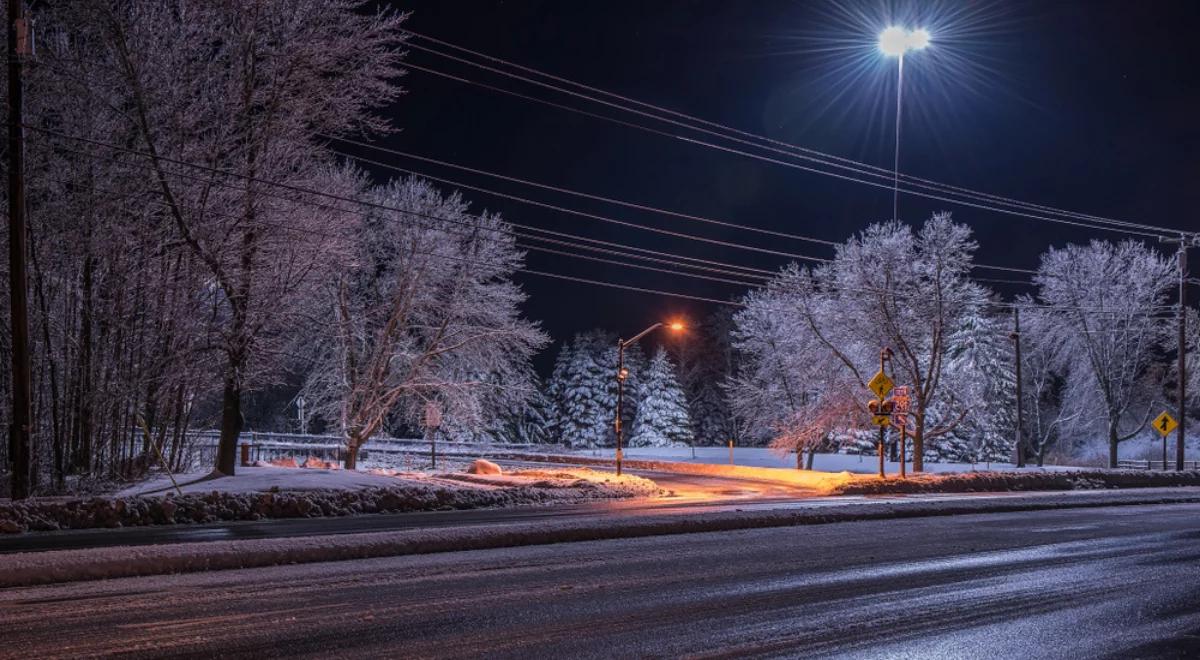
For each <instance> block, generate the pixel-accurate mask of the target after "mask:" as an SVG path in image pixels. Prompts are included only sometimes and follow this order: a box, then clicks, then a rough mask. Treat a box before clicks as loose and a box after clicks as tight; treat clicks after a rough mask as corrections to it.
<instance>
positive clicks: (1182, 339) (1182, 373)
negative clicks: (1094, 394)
mask: <svg viewBox="0 0 1200 660" xmlns="http://www.w3.org/2000/svg"><path fill="white" fill-rule="evenodd" d="M1158 240H1159V241H1161V242H1163V243H1178V244H1179V251H1178V252H1177V255H1178V261H1179V337H1178V344H1177V345H1176V349H1177V350H1178V352H1179V364H1178V370H1179V380H1178V385H1177V388H1176V406H1177V409H1176V410H1177V414H1178V416H1179V426H1178V427H1177V428H1176V429H1175V431H1176V433H1177V435H1176V436H1175V438H1176V439H1175V469H1176V470H1183V448H1184V439H1185V437H1186V436H1185V433H1186V427H1187V249H1188V247H1189V246H1192V245H1200V235H1198V234H1193V235H1191V236H1187V235H1184V234H1180V235H1179V238H1160V239H1158ZM1163 441H1164V443H1165V442H1166V436H1163ZM1163 469H1164V470H1166V469H1167V454H1166V451H1164V452H1163Z"/></svg>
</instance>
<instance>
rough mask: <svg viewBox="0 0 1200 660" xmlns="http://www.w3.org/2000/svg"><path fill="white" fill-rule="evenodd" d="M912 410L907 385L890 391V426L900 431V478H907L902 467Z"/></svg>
mask: <svg viewBox="0 0 1200 660" xmlns="http://www.w3.org/2000/svg"><path fill="white" fill-rule="evenodd" d="M911 410H912V396H911V395H910V394H909V389H908V385H901V386H899V387H897V388H895V389H894V390H892V425H893V426H895V427H897V428H899V429H900V478H901V479H903V478H904V477H905V476H907V470H906V467H905V465H904V454H905V444H906V443H907V442H908V413H909V412H910V411H911Z"/></svg>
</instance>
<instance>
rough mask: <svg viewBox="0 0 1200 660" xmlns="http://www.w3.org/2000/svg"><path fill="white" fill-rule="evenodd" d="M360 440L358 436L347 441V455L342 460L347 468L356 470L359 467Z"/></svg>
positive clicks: (343, 465)
mask: <svg viewBox="0 0 1200 660" xmlns="http://www.w3.org/2000/svg"><path fill="white" fill-rule="evenodd" d="M359 446H360V445H359V442H358V439H357V438H351V439H350V441H349V442H347V443H346V456H345V458H344V459H343V460H342V467H344V468H345V469H347V470H354V469H356V468H357V467H358V448H359Z"/></svg>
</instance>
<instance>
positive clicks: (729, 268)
mask: <svg viewBox="0 0 1200 660" xmlns="http://www.w3.org/2000/svg"><path fill="white" fill-rule="evenodd" d="M58 148H59V149H60V150H62V151H65V152H68V153H73V154H76V155H80V156H84V157H89V158H95V159H105V160H110V161H112V162H117V163H120V164H123V165H130V166H133V167H138V168H143V169H150V165H148V164H136V163H125V162H123V161H119V160H116V159H112V158H109V157H104V156H99V155H97V154H90V153H88V152H85V151H79V150H75V149H69V148H66V147H58ZM114 148H118V147H114ZM118 149H123V148H118ZM199 167H202V168H204V166H199ZM208 169H211V168H208ZM163 173H164V174H166V175H169V176H173V177H179V178H184V179H189V180H195V181H201V182H204V183H206V184H212V185H217V186H220V187H223V188H229V189H232V190H235V191H241V192H245V191H246V188H243V187H239V186H233V185H231V184H228V183H223V182H219V181H211V180H209V179H206V178H203V177H198V176H195V175H190V174H185V173H183V172H174V171H169V170H164V171H163ZM238 176H242V175H238ZM414 176H420V174H419V173H414ZM46 178H50V177H46ZM244 178H245V177H244ZM60 181H61V180H60ZM258 181H259V182H261V183H266V184H268V185H285V184H278V183H277V182H272V181H268V180H265V179H259V180H258ZM63 183H68V182H63ZM293 190H301V191H305V192H309V193H312V194H315V195H320V196H324V197H331V198H334V199H337V200H339V201H345V202H349V203H351V204H363V205H366V206H371V207H375V208H379V209H382V210H387V211H393V212H396V213H403V214H406V215H410V216H415V217H421V218H427V219H430V220H437V221H442V222H449V223H452V224H459V225H463V226H466V227H468V228H470V229H472V230H477V229H482V230H484V231H489V232H493V231H494V232H497V233H502V234H513V235H514V236H518V237H522V238H527V239H530V240H540V241H546V242H555V243H559V244H563V245H570V246H572V247H578V248H582V249H587V250H592V251H596V252H604V253H609V254H619V253H617V252H614V251H613V250H609V249H605V248H600V247H596V246H595V245H597V244H598V245H602V246H606V247H612V248H617V249H619V250H628V251H635V252H638V253H641V254H621V256H625V257H627V258H634V259H640V260H645V261H654V262H657V263H668V264H671V265H675V266H678V267H683V268H691V269H694V270H702V271H709V272H718V273H723V274H729V275H734V276H739V277H755V278H760V279H763V280H766V279H769V278H770V277H772V276H774V272H772V271H769V270H763V269H758V268H752V267H749V266H742V265H738V264H727V263H723V262H720V261H713V260H709V259H699V258H696V257H690V256H686V255H677V254H674V253H669V252H661V251H656V250H649V249H646V248H640V247H637V246H631V245H624V244H621V243H614V242H611V241H604V240H600V239H594V238H590V237H586V236H579V235H576V234H570V233H566V232H560V231H554V230H550V229H543V228H541V227H535V226H533V225H523V224H519V223H515V222H509V221H505V224H507V225H509V226H510V227H516V228H519V229H523V230H525V232H521V231H513V230H502V229H494V228H489V227H477V226H476V225H474V224H471V223H468V222H465V221H461V220H455V219H453V218H445V217H441V216H434V215H429V214H425V213H421V212H419V211H412V210H407V209H400V208H395V207H391V206H387V205H384V204H376V203H372V202H367V201H364V200H360V199H353V198H348V197H343V196H339V195H332V194H329V193H324V192H321V191H317V190H313V189H307V188H297V187H293ZM144 192H148V193H150V194H156V195H162V194H163V193H162V192H161V191H156V190H146V191H144ZM257 193H258V194H260V195H263V196H265V197H269V198H273V199H279V200H282V201H286V202H289V203H300V204H305V205H308V206H313V207H316V208H322V209H326V210H331V211H336V212H340V213H350V214H355V215H360V216H363V217H373V216H370V215H369V214H366V213H364V212H362V211H356V210H354V209H345V208H341V207H338V206H332V205H327V204H320V203H317V202H311V201H304V200H299V199H296V198H294V197H287V196H282V195H278V194H272V193H269V192H266V191H261V190H260V191H257ZM176 204H177V205H179V206H181V207H182V208H190V209H191V210H198V209H195V208H194V207H188V206H186V205H183V204H180V203H179V202H178V201H177V202H176ZM167 208H170V207H169V205H168V206H167ZM204 211H205V212H209V211H207V210H204ZM218 215H223V214H218ZM462 215H463V216H464V217H470V218H478V217H479V216H473V215H471V214H468V213H464V214H462ZM227 217H230V218H231V219H233V220H235V221H236V220H240V219H241V218H238V217H236V216H227ZM530 231H532V232H535V234H529V233H526V232H530ZM536 232H541V233H544V234H549V235H551V236H558V237H563V238H568V239H574V240H575V241H584V242H587V243H592V244H593V245H584V244H579V243H571V242H569V241H567V242H563V241H554V240H552V239H546V238H545V237H542V236H538V235H536ZM533 249H540V248H533ZM644 255H656V256H658V257H663V259H659V258H654V257H650V256H644ZM673 260H675V261H673ZM683 262H695V263H683ZM710 266H717V267H718V268H713V267H710ZM739 271H745V272H739Z"/></svg>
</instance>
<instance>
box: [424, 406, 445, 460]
mask: <svg viewBox="0 0 1200 660" xmlns="http://www.w3.org/2000/svg"><path fill="white" fill-rule="evenodd" d="M422 421H423V422H424V424H425V433H426V435H428V436H429V460H430V462H431V463H432V464H433V465H432V467H431V468H430V469H433V470H436V469H437V430H438V427H439V426H441V425H442V407H441V406H440V405H438V402H437V401H429V402H427V403H426V404H425V415H424V419H423V420H422Z"/></svg>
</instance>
